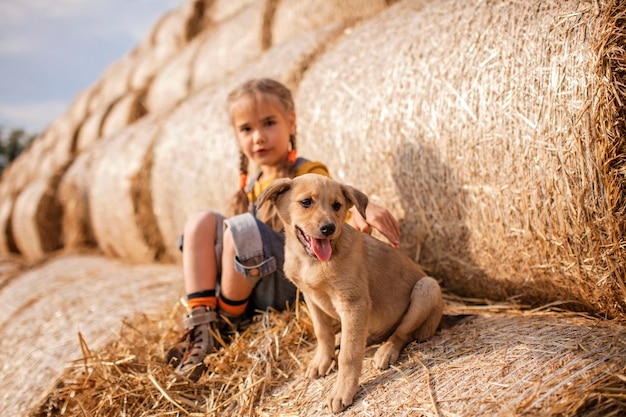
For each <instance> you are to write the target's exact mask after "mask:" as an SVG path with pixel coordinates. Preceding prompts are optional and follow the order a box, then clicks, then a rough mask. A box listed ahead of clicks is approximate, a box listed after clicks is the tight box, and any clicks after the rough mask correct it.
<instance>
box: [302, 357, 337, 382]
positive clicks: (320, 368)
mask: <svg viewBox="0 0 626 417" xmlns="http://www.w3.org/2000/svg"><path fill="white" fill-rule="evenodd" d="M332 362H333V357H332V356H331V355H329V354H325V353H322V352H320V351H317V352H316V353H315V356H314V357H313V359H312V360H311V362H310V363H309V366H308V367H307V370H306V377H307V378H309V379H315V378H318V377H320V376H324V375H326V372H328V369H329V368H330V364H331V363H332Z"/></svg>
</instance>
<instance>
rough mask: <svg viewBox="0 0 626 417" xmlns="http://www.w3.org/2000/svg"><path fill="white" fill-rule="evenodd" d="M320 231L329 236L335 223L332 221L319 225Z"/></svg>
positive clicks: (333, 231) (333, 229)
mask: <svg viewBox="0 0 626 417" xmlns="http://www.w3.org/2000/svg"><path fill="white" fill-rule="evenodd" d="M320 231H321V232H322V234H323V235H324V236H330V235H332V234H333V233H335V225H334V224H332V223H327V224H324V225H322V227H320Z"/></svg>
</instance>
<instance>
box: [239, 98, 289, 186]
mask: <svg viewBox="0 0 626 417" xmlns="http://www.w3.org/2000/svg"><path fill="white" fill-rule="evenodd" d="M231 120H232V123H233V127H234V129H235V135H236V136H237V141H238V143H239V147H240V148H241V151H242V152H243V153H244V154H245V155H246V156H247V157H248V159H249V160H250V161H253V162H255V163H256V164H257V165H259V167H260V168H261V171H262V172H263V175H264V176H271V175H276V173H277V171H278V170H279V169H280V167H281V166H282V165H283V164H284V162H285V159H286V158H287V155H288V153H289V136H290V135H295V133H296V116H295V114H294V113H293V112H290V113H289V114H285V111H284V110H283V108H282V106H281V105H280V103H279V101H278V99H277V98H274V97H273V96H268V95H262V94H257V95H255V96H250V95H248V96H244V97H242V98H240V99H238V100H237V101H236V102H235V103H234V104H233V105H232V107H231Z"/></svg>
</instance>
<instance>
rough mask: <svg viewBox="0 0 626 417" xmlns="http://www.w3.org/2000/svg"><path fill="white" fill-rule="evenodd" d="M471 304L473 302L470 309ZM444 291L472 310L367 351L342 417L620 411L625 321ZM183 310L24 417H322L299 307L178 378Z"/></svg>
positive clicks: (78, 365)
mask: <svg viewBox="0 0 626 417" xmlns="http://www.w3.org/2000/svg"><path fill="white" fill-rule="evenodd" d="M468 301H469V302H470V303H469V304H468ZM472 301H475V302H481V300H462V302H463V303H462V304H461V303H459V302H458V299H456V298H454V297H448V305H449V308H448V311H449V312H454V313H457V312H464V313H471V314H473V315H475V317H473V318H472V319H470V320H469V321H467V322H465V323H463V324H461V325H458V326H456V327H453V328H451V329H446V330H442V331H441V332H440V333H439V334H438V335H436V336H435V337H434V338H433V339H431V340H430V341H428V342H426V343H422V344H417V343H413V344H411V345H409V346H408V348H407V349H406V350H405V352H404V354H403V355H402V356H401V358H400V361H399V362H398V363H397V364H396V365H395V366H393V367H392V368H391V369H389V370H385V371H380V370H377V369H375V368H374V367H373V365H372V356H373V349H369V350H368V352H367V354H366V359H365V366H364V371H363V374H362V377H361V390H360V391H359V393H358V394H357V397H356V399H355V404H354V405H353V406H351V407H350V408H348V409H347V410H346V411H345V412H344V415H346V416H356V415H385V416H406V415H411V416H413V415H423V416H444V415H445V416H456V415H458V416H473V415H476V416H478V415H507V416H511V415H520V416H521V415H560V416H574V415H585V416H611V415H621V413H624V412H626V368H624V363H625V362H626V342H625V341H626V326H625V324H626V323H623V322H621V323H620V322H611V321H606V320H601V319H596V318H592V317H589V316H584V315H578V314H573V313H567V312H555V311H553V310H551V311H548V309H546V310H545V311H544V310H535V311H522V310H520V309H519V308H518V306H515V305H511V304H506V303H504V304H498V305H496V304H491V305H488V304H473V303H472ZM182 312H183V310H182V307H180V306H176V307H174V308H173V309H172V310H171V311H169V312H164V314H163V316H162V317H148V316H145V315H144V316H137V317H135V318H134V319H133V320H132V321H126V322H124V324H123V326H122V329H121V332H120V335H119V338H118V340H116V341H114V342H113V343H112V344H110V345H109V346H108V347H107V348H106V349H104V350H102V351H100V352H92V351H91V350H90V349H89V347H88V341H85V340H83V339H82V338H81V337H80V335H79V340H80V343H81V346H82V350H83V358H82V359H80V360H77V361H75V362H74V364H73V365H72V366H71V367H70V368H68V369H67V370H66V371H65V373H64V374H63V375H62V376H61V378H59V381H58V382H57V384H56V387H55V389H54V390H52V391H51V392H50V394H49V396H48V397H47V399H46V400H45V402H44V403H43V404H42V405H41V406H40V407H38V409H37V410H34V411H33V412H32V413H31V414H30V415H31V416H62V415H63V416H82V415H89V416H123V415H133V416H154V415H160V416H162V415H179V416H183V415H195V416H200V415H203V416H204V415H208V416H217V415H229V416H278V415H281V416H318V415H327V414H328V412H327V411H326V410H325V409H324V398H325V396H326V394H327V393H328V391H329V390H330V388H331V387H332V385H333V383H334V380H335V377H336V372H334V371H331V373H330V374H329V376H327V377H325V378H323V379H320V380H316V381H313V382H308V381H306V380H304V378H303V369H304V366H305V365H306V362H307V361H308V357H309V355H310V353H311V351H312V346H313V336H312V328H311V323H310V320H309V318H308V314H307V311H306V307H305V306H304V304H299V305H298V306H297V308H296V309H295V311H294V310H292V311H287V312H283V313H276V312H270V313H266V314H263V315H260V316H258V317H257V320H256V321H255V322H254V323H253V325H252V326H251V327H250V328H249V329H247V330H246V331H245V332H244V333H242V334H240V335H238V336H237V337H236V338H235V339H234V341H233V343H232V344H231V345H229V346H227V347H225V348H223V349H221V350H220V351H219V352H217V353H214V354H212V355H209V356H208V357H207V359H206V363H207V364H208V365H209V368H210V369H212V370H213V372H212V373H211V374H209V375H205V376H203V377H202V378H201V379H200V381H199V382H198V383H192V382H190V381H187V380H181V379H180V378H179V379H178V380H176V379H175V378H174V375H173V373H172V372H171V370H170V369H169V368H168V367H166V366H165V365H164V364H163V361H162V358H163V354H164V352H165V351H166V349H167V347H168V346H171V345H172V343H174V342H175V340H176V332H175V329H177V328H178V323H179V318H180V315H181V314H182Z"/></svg>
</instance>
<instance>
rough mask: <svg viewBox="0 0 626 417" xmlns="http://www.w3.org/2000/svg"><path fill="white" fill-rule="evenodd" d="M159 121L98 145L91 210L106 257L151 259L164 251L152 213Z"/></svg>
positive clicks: (149, 118) (150, 121) (144, 122)
mask: <svg viewBox="0 0 626 417" xmlns="http://www.w3.org/2000/svg"><path fill="white" fill-rule="evenodd" d="M158 120H159V119H158V118H157V117H154V116H146V117H145V118H144V119H142V120H141V121H139V122H137V123H135V124H133V125H132V126H130V127H128V128H127V129H124V130H123V131H121V132H119V133H118V134H116V135H114V136H112V137H109V138H107V140H106V141H103V142H100V143H99V144H98V145H97V150H95V151H94V152H95V153H96V155H97V157H96V160H95V163H94V165H93V176H92V180H91V182H90V184H89V197H88V200H89V210H90V218H91V221H92V225H93V230H94V233H95V237H96V240H97V242H98V246H99V247H100V248H101V249H102V250H103V251H104V252H105V253H106V254H108V255H111V256H118V257H121V258H124V259H128V260H132V261H136V262H150V261H153V260H155V259H157V258H159V257H160V256H161V254H162V252H163V241H162V238H161V234H160V232H159V230H158V227H157V225H156V220H155V218H154V214H153V213H152V199H151V195H150V168H151V165H152V150H151V148H152V143H153V140H154V137H155V135H156V134H157V131H158V130H159V128H160V124H159V121H158Z"/></svg>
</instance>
